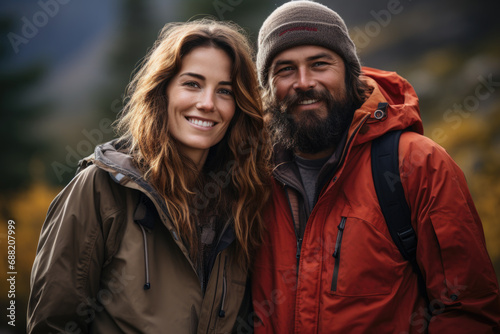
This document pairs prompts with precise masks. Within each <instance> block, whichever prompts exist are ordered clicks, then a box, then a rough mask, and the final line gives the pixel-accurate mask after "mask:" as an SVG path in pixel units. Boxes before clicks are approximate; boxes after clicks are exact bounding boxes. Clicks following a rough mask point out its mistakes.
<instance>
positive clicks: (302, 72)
mask: <svg viewBox="0 0 500 334" xmlns="http://www.w3.org/2000/svg"><path fill="white" fill-rule="evenodd" d="M314 87H316V80H315V79H314V77H313V76H312V74H311V73H310V71H308V70H307V69H305V68H299V70H298V72H297V80H296V81H295V83H294V84H293V89H295V90H301V91H307V90H310V89H313V88H314Z"/></svg>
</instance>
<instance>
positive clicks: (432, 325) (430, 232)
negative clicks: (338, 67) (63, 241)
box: [400, 133, 500, 334]
mask: <svg viewBox="0 0 500 334" xmlns="http://www.w3.org/2000/svg"><path fill="white" fill-rule="evenodd" d="M400 171H401V180H402V183H403V188H404V190H405V194H406V197H407V200H408V203H409V205H410V209H411V212H412V222H413V224H414V227H415V230H416V232H417V237H418V246H417V262H418V264H419V266H420V268H421V271H422V274H423V276H424V279H425V281H426V287H427V293H428V295H429V300H430V305H431V307H432V308H433V309H434V312H433V316H432V318H430V321H429V323H428V328H426V329H428V332H429V333H431V334H432V333H498V332H500V298H499V291H498V281H497V278H496V275H495V272H494V270H493V266H492V263H491V260H490V258H489V256H488V253H487V250H486V244H485V239H484V232H483V228H482V224H481V220H480V218H479V215H478V213H477V211H476V208H475V206H474V203H473V202H472V198H471V196H470V193H469V190H468V187H467V183H466V181H465V177H464V175H463V172H462V171H461V170H460V168H459V167H458V166H457V165H456V164H455V162H454V161H453V160H452V159H451V157H450V156H449V155H448V154H447V153H446V151H445V150H444V149H443V148H441V147H440V146H439V145H437V144H436V143H434V142H432V141H431V140H430V139H427V138H425V137H422V136H420V135H417V134H415V133H404V134H403V135H402V137H401V142H400ZM410 322H411V320H410ZM417 324H419V326H420V325H421V322H416V323H415V324H414V325H415V326H416V325H417ZM425 326H427V325H425Z"/></svg>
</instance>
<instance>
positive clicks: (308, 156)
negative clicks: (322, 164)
mask: <svg viewBox="0 0 500 334" xmlns="http://www.w3.org/2000/svg"><path fill="white" fill-rule="evenodd" d="M334 151H335V147H331V148H328V149H326V150H323V151H321V152H317V153H304V152H300V151H295V154H296V155H298V156H299V157H301V158H304V159H309V160H316V159H322V158H326V157H329V156H331V155H332V154H333V152H334Z"/></svg>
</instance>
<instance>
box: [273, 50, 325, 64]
mask: <svg viewBox="0 0 500 334" xmlns="http://www.w3.org/2000/svg"><path fill="white" fill-rule="evenodd" d="M321 58H327V59H330V60H333V57H332V56H331V55H330V54H328V53H326V52H322V53H318V54H315V55H314V56H310V57H307V58H306V61H312V60H316V59H321ZM293 63H294V61H293V60H288V59H279V60H277V61H276V62H275V63H274V64H273V66H274V67H276V66H280V65H290V64H293Z"/></svg>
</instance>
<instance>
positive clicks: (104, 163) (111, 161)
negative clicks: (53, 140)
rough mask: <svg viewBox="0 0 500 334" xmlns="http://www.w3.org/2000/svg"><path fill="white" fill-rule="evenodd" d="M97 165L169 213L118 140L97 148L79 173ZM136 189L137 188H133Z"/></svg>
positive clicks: (86, 159)
mask: <svg viewBox="0 0 500 334" xmlns="http://www.w3.org/2000/svg"><path fill="white" fill-rule="evenodd" d="M92 164H95V165H96V166H97V167H99V168H101V169H103V170H105V171H107V172H108V173H109V175H110V176H111V177H112V178H113V180H114V181H116V182H117V183H120V184H122V185H130V184H131V183H130V182H129V181H132V182H133V184H136V185H137V186H139V187H140V188H141V190H142V191H143V192H145V193H146V194H147V195H148V197H150V198H151V199H154V200H156V202H157V203H158V204H159V205H160V208H161V209H162V210H164V211H165V212H167V210H166V206H165V203H164V201H163V199H162V198H161V196H160V194H159V193H158V192H157V191H156V189H155V188H154V187H153V186H152V185H151V184H150V183H149V182H147V181H146V180H145V179H144V175H143V172H142V171H140V170H139V169H138V168H137V166H136V164H135V163H134V160H133V158H132V157H131V156H130V154H129V153H128V147H127V146H126V144H123V142H120V141H119V140H118V139H115V140H112V141H110V142H107V143H104V144H101V145H98V146H96V148H95V151H94V154H92V155H90V156H89V157H87V158H84V159H82V160H81V161H80V164H79V166H78V171H77V173H79V172H80V171H81V170H83V169H85V168H87V167H88V166H90V165H92ZM133 187H134V188H135V186H133Z"/></svg>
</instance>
